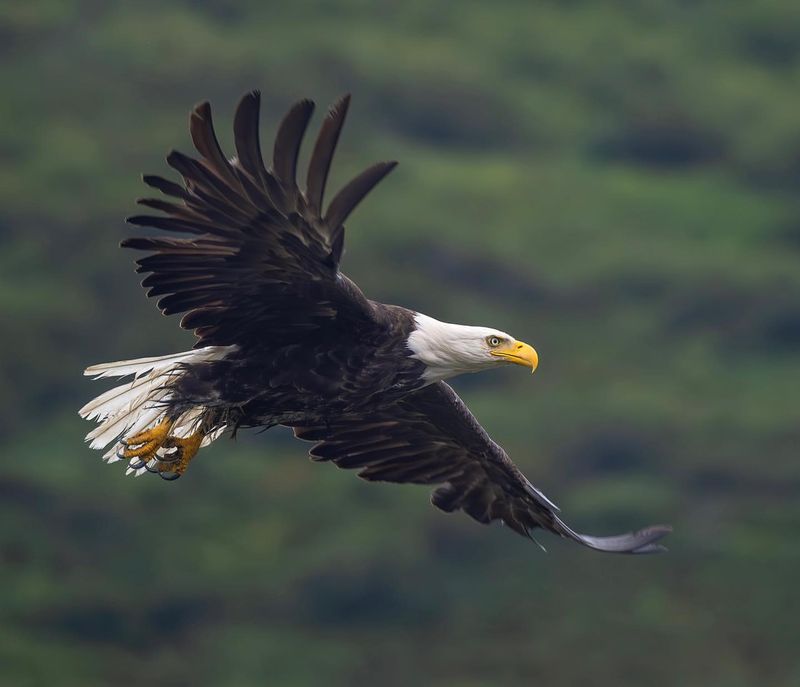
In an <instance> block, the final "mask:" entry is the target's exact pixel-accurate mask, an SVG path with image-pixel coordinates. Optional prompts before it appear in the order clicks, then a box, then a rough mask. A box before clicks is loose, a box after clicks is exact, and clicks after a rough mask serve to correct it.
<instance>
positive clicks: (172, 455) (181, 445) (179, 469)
mask: <svg viewBox="0 0 800 687" xmlns="http://www.w3.org/2000/svg"><path fill="white" fill-rule="evenodd" d="M204 437H205V433H204V432H202V431H197V432H195V433H194V434H190V435H189V436H188V437H185V438H182V439H181V438H178V437H169V439H167V441H166V442H165V443H164V449H165V450H164V451H162V452H161V453H160V454H159V455H158V460H159V462H158V463H156V465H155V466H152V467H148V468H147V469H148V470H149V471H150V472H157V473H158V474H159V476H160V477H161V478H162V479H165V480H168V481H171V480H174V479H178V477H180V476H181V475H182V474H183V473H184V472H186V468H188V467H189V463H190V462H191V461H192V458H194V457H195V456H196V455H197V452H198V451H199V450H200V444H202V443H203V438H204Z"/></svg>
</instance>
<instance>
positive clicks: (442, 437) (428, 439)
mask: <svg viewBox="0 0 800 687" xmlns="http://www.w3.org/2000/svg"><path fill="white" fill-rule="evenodd" d="M294 433H295V436H297V437H298V438H300V439H305V440H308V441H317V442H319V443H317V445H316V446H314V447H313V448H312V449H311V451H310V454H311V457H312V459H314V460H316V461H332V462H333V463H335V464H336V465H338V466H339V467H341V468H355V469H359V470H360V472H359V473H358V475H359V477H363V478H364V479H367V480H374V481H385V482H411V483H416V484H441V485H442V486H440V487H439V488H438V489H436V490H435V491H434V492H433V494H432V496H431V501H432V503H433V505H434V506H436V507H437V508H440V509H441V510H443V511H446V512H451V511H454V510H457V509H461V510H463V511H465V512H466V513H467V514H469V515H470V516H472V517H473V518H474V519H475V520H477V521H479V522H482V523H489V522H491V521H493V520H501V521H502V522H504V523H505V524H506V525H508V526H509V527H510V528H511V529H513V530H514V531H515V532H518V533H519V534H521V535H523V536H528V537H530V536H531V531H532V530H533V529H535V528H537V527H540V528H543V529H546V530H549V531H550V532H553V533H555V534H557V535H559V536H561V537H566V538H568V539H572V540H574V541H576V542H578V543H580V544H583V545H584V546H588V547H589V548H592V549H596V550H598V551H608V552H612V553H654V552H658V551H663V550H664V549H663V547H662V546H660V545H659V544H657V543H656V542H657V541H658V540H659V539H661V538H662V537H664V536H665V535H666V534H667V533H669V532H670V531H671V528H670V527H668V526H663V525H656V526H652V527H647V528H645V529H642V530H639V531H638V532H632V533H629V534H623V535H619V536H615V537H592V536H588V535H585V534H579V533H578V532H575V531H574V530H572V529H571V528H570V527H569V526H567V525H566V524H565V523H564V521H563V520H561V518H559V516H558V507H557V506H556V505H555V504H554V503H553V502H552V501H550V500H549V499H548V498H547V497H546V496H545V495H544V494H542V492H541V491H539V490H538V489H537V488H536V487H534V486H533V485H532V484H531V483H530V482H529V481H528V479H527V478H526V477H525V475H523V474H522V473H521V472H520V471H519V469H518V468H517V467H516V466H515V465H514V463H512V462H511V460H510V459H509V457H508V455H507V454H506V452H505V451H504V450H503V449H502V448H501V447H500V446H498V445H497V444H496V443H495V442H494V441H492V439H491V438H490V437H489V435H488V434H487V433H486V431H485V430H484V429H483V428H482V427H481V426H480V424H478V421H477V420H476V419H475V417H474V416H473V415H472V413H470V412H469V409H468V408H467V407H466V406H465V405H464V403H463V401H462V400H461V399H460V398H459V397H458V395H457V394H456V393H455V391H453V389H452V388H451V387H449V386H448V385H447V384H445V383H444V382H439V383H437V384H433V385H430V386H427V387H425V388H424V389H421V390H420V391H417V392H415V393H413V394H410V395H408V396H406V397H405V398H404V399H402V400H401V401H399V402H398V403H396V404H395V405H393V406H391V407H390V408H386V409H382V410H378V411H375V412H372V413H364V414H363V415H348V416H344V417H341V418H337V419H335V420H332V421H331V422H330V423H329V424H328V425H326V426H316V427H295V428H294Z"/></svg>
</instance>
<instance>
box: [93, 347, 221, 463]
mask: <svg viewBox="0 0 800 687" xmlns="http://www.w3.org/2000/svg"><path fill="white" fill-rule="evenodd" d="M234 348H235V347H233V346H208V347H206V348H200V349H196V350H191V351H184V352H182V353H173V354H171V355H165V356H160V357H151V358H139V359H137V360H121V361H117V362H113V363H101V364H99V365H92V366H91V367H88V368H86V370H85V371H84V374H85V375H91V376H94V377H95V378H96V379H101V378H103V377H127V376H130V375H133V380H132V381H130V382H127V383H125V384H121V385H120V386H116V387H114V388H113V389H109V390H108V391H106V392H104V393H102V394H100V395H99V396H98V397H97V398H95V399H93V400H91V401H89V403H87V404H86V405H85V406H83V408H81V409H80V410H79V411H78V413H79V415H80V416H81V417H82V418H84V419H87V420H96V421H97V422H99V423H100V424H99V425H98V426H97V427H95V428H94V429H93V430H92V431H91V432H89V434H87V435H86V441H88V442H91V443H90V446H91V448H93V449H104V448H106V447H107V446H108V445H109V444H112V446H111V448H110V450H108V451H106V453H104V454H103V460H105V461H106V462H108V463H113V462H116V461H117V460H119V458H118V457H117V452H118V450H119V449H120V448H122V444H121V443H120V441H121V440H122V439H124V438H125V437H126V436H134V435H135V434H138V433H139V432H142V431H144V430H145V429H147V428H148V427H151V426H153V425H155V424H157V423H158V422H160V421H161V420H163V418H164V415H165V413H166V402H167V401H169V399H170V398H171V392H170V382H171V378H172V377H174V376H175V375H177V374H178V373H180V371H181V369H182V366H183V365H187V364H189V365H190V364H194V363H201V362H208V361H211V360H220V359H222V358H224V357H225V356H226V355H228V353H230V352H231V351H233V350H234ZM203 410H205V408H204V407H203V406H198V407H196V408H192V409H191V410H189V411H187V412H186V413H184V414H183V415H182V416H181V417H180V418H177V419H176V420H175V425H174V430H173V435H174V436H178V437H186V436H188V435H189V434H191V433H192V432H193V431H194V430H195V427H196V424H197V420H198V419H199V418H200V416H201V415H202V413H203ZM221 429H224V428H221ZM221 429H218V430H216V431H215V432H214V433H213V434H210V435H208V436H207V437H205V439H204V440H203V444H202V445H203V446H206V445H208V444H209V443H211V442H212V441H213V440H214V439H216V438H217V437H218V436H219V434H220V433H221ZM131 472H134V473H136V474H137V475H138V474H141V473H142V472H144V468H140V469H139V470H132V469H131V468H128V471H127V473H126V474H130V473H131Z"/></svg>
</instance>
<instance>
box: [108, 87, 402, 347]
mask: <svg viewBox="0 0 800 687" xmlns="http://www.w3.org/2000/svg"><path fill="white" fill-rule="evenodd" d="M348 104H349V96H345V97H343V98H341V99H340V100H339V101H337V102H336V103H335V104H334V106H333V107H332V108H331V109H330V111H329V112H328V115H327V117H326V118H325V121H324V122H323V125H322V128H321V130H320V133H319V136H318V138H317V141H316V144H315V146H314V150H313V152H312V154H311V159H310V161H309V165H308V174H307V179H306V189H305V191H300V189H299V188H298V186H297V182H296V171H297V159H298V153H299V150H300V144H301V141H302V139H303V135H304V133H305V130H306V127H307V126H308V122H309V119H310V118H311V114H312V112H313V109H314V104H313V103H312V102H311V101H310V100H301V101H300V102H298V103H297V104H295V105H294V106H293V107H292V108H291V110H289V112H288V114H287V115H286V116H285V117H284V119H283V121H282V122H281V124H280V126H279V128H278V133H277V136H276V138H275V145H274V150H273V156H272V164H271V166H270V168H269V169H267V168H266V166H265V164H264V161H263V159H262V155H261V147H260V144H259V134H258V118H259V107H260V94H259V93H258V91H253V92H251V93H248V94H247V95H245V96H244V98H242V100H241V102H240V103H239V106H238V108H237V110H236V115H235V118H234V140H235V146H236V153H237V154H236V157H234V158H233V159H231V160H229V159H228V158H227V157H226V156H225V155H224V153H223V152H222V150H221V149H220V146H219V143H218V142H217V138H216V135H215V133H214V127H213V123H212V120H211V107H210V106H209V104H208V103H202V104H200V105H198V106H197V107H195V109H194V110H193V111H192V114H191V118H190V132H191V136H192V141H193V142H194V145H195V148H197V150H198V152H199V153H200V156H201V157H200V159H193V158H191V157H188V156H186V155H183V154H182V153H179V152H177V151H173V152H171V153H170V154H169V155H168V156H167V162H168V164H169V165H170V166H171V167H172V168H173V169H175V170H177V171H178V172H179V173H180V174H181V176H182V177H183V181H184V184H183V185H179V184H176V183H174V182H172V181H168V180H167V179H164V178H162V177H158V176H145V177H144V181H145V183H146V184H148V185H149V186H151V187H153V188H156V189H158V190H159V191H161V192H162V193H164V194H165V195H167V196H171V197H172V198H174V199H175V200H174V201H173V202H169V201H165V200H163V199H158V198H144V199H140V200H139V201H138V202H139V203H140V204H141V205H144V206H145V207H148V208H152V209H154V210H159V211H161V212H163V213H164V215H162V216H154V215H135V216H133V217H129V218H128V222H130V223H131V224H135V225H139V226H146V227H153V228H156V229H165V230H167V231H174V232H178V233H182V234H190V235H191V237H190V238H172V237H162V236H159V237H154V238H131V239H127V240H125V241H123V242H122V245H123V246H125V247H129V248H136V249H140V250H147V251H152V254H151V255H148V256H147V257H144V258H141V259H140V260H138V261H137V263H138V265H139V268H138V270H137V271H139V272H149V273H150V275H149V276H148V277H147V278H145V280H144V281H143V282H142V285H143V286H145V287H147V288H148V292H147V295H148V296H158V297H159V301H158V306H159V308H161V310H162V311H163V312H164V314H167V315H169V314H174V313H183V312H185V313H186V315H185V316H184V318H183V320H182V321H181V326H182V327H184V328H186V329H194V330H195V333H196V335H197V336H198V338H199V341H198V342H197V344H196V345H197V346H198V347H201V346H209V345H229V344H240V345H241V344H243V343H247V341H248V340H251V341H258V342H259V343H260V344H262V345H263V344H266V345H269V344H270V343H271V344H285V343H290V342H291V341H293V340H294V339H295V338H296V337H297V336H298V335H307V334H308V332H309V330H313V329H315V328H321V327H326V326H331V325H332V323H334V322H336V323H337V326H339V327H352V326H353V325H354V324H357V323H359V322H364V321H368V320H369V319H370V318H371V317H372V309H371V306H370V304H369V302H368V301H367V300H366V299H365V298H364V296H363V295H362V294H361V292H360V291H359V290H358V288H357V287H356V286H355V284H353V283H352V282H351V281H350V280H349V279H347V278H346V277H344V276H343V275H341V274H340V273H339V271H338V268H339V260H340V258H341V255H342V249H343V246H344V222H345V220H346V219H347V217H348V216H349V214H350V213H351V212H352V210H353V209H354V208H355V207H356V205H358V203H359V202H360V201H361V200H362V199H363V198H364V196H366V195H367V193H369V191H370V190H371V189H372V188H373V187H374V186H375V185H376V184H377V183H378V182H379V181H380V180H381V179H383V177H384V176H386V174H388V173H389V172H390V171H391V170H392V169H393V168H394V166H395V164H396V163H394V162H380V163H378V164H376V165H373V166H372V167H370V168H368V169H367V170H365V171H364V172H362V173H361V174H359V175H358V176H357V177H356V178H355V179H353V180H352V181H350V182H349V183H348V184H346V185H345V187H344V188H343V189H342V190H341V191H339V193H338V194H337V195H336V196H335V197H334V198H333V200H332V201H331V203H330V205H328V208H327V210H326V211H324V212H323V209H322V207H323V196H324V193H325V185H326V181H327V178H328V172H329V170H330V166H331V161H332V159H333V153H334V150H335V148H336V143H337V141H338V139H339V134H340V132H341V128H342V125H343V123H344V119H345V116H346V114H347V107H348Z"/></svg>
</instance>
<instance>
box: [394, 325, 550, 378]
mask: <svg viewBox="0 0 800 687" xmlns="http://www.w3.org/2000/svg"><path fill="white" fill-rule="evenodd" d="M414 323H415V328H414V331H413V332H411V335H410V336H409V337H408V342H407V343H408V347H409V349H411V351H412V354H411V357H412V358H416V359H417V360H420V361H422V362H423V363H425V365H426V366H427V369H426V370H425V372H424V373H423V378H424V379H425V380H426V381H428V382H438V381H439V380H442V379H447V378H448V377H455V376H456V375H460V374H463V373H465V372H480V371H481V370H488V369H489V368H492V367H497V366H499V365H503V364H504V363H513V364H515V365H523V366H525V367H527V368H528V369H530V371H531V372H533V371H534V370H535V369H536V366H537V365H538V364H539V356H538V355H537V353H536V351H535V350H534V349H533V347H532V346H529V345H528V344H526V343H523V342H522V341H517V340H516V339H515V338H514V337H513V336H509V335H508V334H506V333H505V332H501V331H499V330H497V329H491V328H489V327H470V326H467V325H463V324H450V323H449V322H440V321H439V320H435V319H434V318H432V317H428V316H427V315H423V314H422V313H417V314H416V315H415V316H414Z"/></svg>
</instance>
